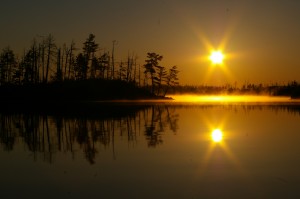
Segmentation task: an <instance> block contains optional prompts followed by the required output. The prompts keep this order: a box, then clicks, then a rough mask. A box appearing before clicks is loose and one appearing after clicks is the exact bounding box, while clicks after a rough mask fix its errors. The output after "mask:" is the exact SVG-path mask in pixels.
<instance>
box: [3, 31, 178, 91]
mask: <svg viewBox="0 0 300 199" xmlns="http://www.w3.org/2000/svg"><path fill="white" fill-rule="evenodd" d="M41 38H42V39H36V38H35V39H33V42H32V44H31V45H30V47H29V49H27V50H24V53H23V55H22V56H21V57H20V58H19V57H17V56H16V54H15V53H14V51H13V50H12V49H11V48H10V47H5V48H4V49H3V50H2V52H1V54H0V86H3V85H28V84H41V83H42V84H47V83H50V82H63V81H67V80H88V79H107V80H122V81H126V82H131V83H134V84H136V85H137V86H139V87H146V88H149V90H151V92H152V94H157V95H165V94H166V92H167V91H168V87H170V86H174V85H177V84H178V72H179V71H178V69H177V67H176V66H173V67H171V68H170V69H167V68H166V67H163V66H160V64H159V62H160V61H161V60H162V58H163V56H161V55H159V54H156V53H148V54H147V59H146V60H145V64H143V65H142V66H141V64H138V63H137V56H136V55H135V54H132V55H128V57H127V59H126V61H119V62H117V61H116V60H115V56H114V49H115V44H116V41H113V46H112V51H111V53H110V52H109V51H103V52H102V51H101V52H100V49H99V44H97V43H96V41H95V35H94V34H89V36H88V38H87V39H86V40H85V42H84V43H83V46H82V50H81V51H80V52H78V51H79V48H77V47H76V44H75V42H74V41H72V42H71V43H70V44H68V45H67V44H63V45H62V46H58V45H57V44H56V43H55V39H54V37H53V36H52V35H51V34H49V35H48V36H46V37H41ZM162 85H164V86H165V87H164V88H165V89H164V90H162Z"/></svg>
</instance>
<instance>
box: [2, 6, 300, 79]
mask: <svg viewBox="0 0 300 199" xmlns="http://www.w3.org/2000/svg"><path fill="white" fill-rule="evenodd" d="M299 20H300V1H297V0H284V1H283V0H264V1H261V0H239V1H238V0H235V1H234V0H210V1H208V0H152V1H140V0H127V1H123V0H86V1H79V0H52V1H47V2H42V1H35V0H27V1H24V0H10V1H1V3H0V24H1V26H2V27H1V31H0V48H1V49H2V48H4V47H6V46H10V47H11V48H12V49H13V50H14V51H15V52H16V53H17V54H21V53H22V51H23V50H24V49H25V48H28V47H29V46H30V43H31V42H32V39H33V38H34V37H38V36H45V35H48V34H50V33H51V34H53V35H54V37H55V39H56V43H57V44H58V45H62V44H63V43H70V42H71V41H72V39H73V40H74V41H75V42H76V45H77V47H78V48H81V47H82V43H83V42H84V40H85V39H86V38H87V36H88V34H89V33H93V34H95V35H96V41H97V43H99V45H100V49H102V51H103V50H107V51H110V50H111V48H112V41H113V40H117V41H118V44H117V46H116V59H117V60H118V61H121V60H122V59H123V60H125V59H126V56H127V54H128V53H135V54H137V55H138V57H139V59H138V61H139V62H140V63H141V64H143V63H144V60H145V58H146V53H147V52H156V53H159V54H161V55H163V56H164V60H163V62H162V65H164V66H166V67H171V66H173V65H177V66H178V68H179V70H180V71H181V72H180V83H181V84H217V85H220V84H225V83H231V84H233V83H234V82H237V83H238V84H243V83H246V82H251V83H275V82H278V83H286V82H288V81H291V80H298V81H300V59H299V58H300V50H299V47H300V38H299V36H300V21H299ZM212 49H216V50H217V49H221V50H222V51H223V53H224V54H225V60H224V63H223V66H212V64H211V63H210V62H209V60H208V57H209V54H210V52H211V50H212Z"/></svg>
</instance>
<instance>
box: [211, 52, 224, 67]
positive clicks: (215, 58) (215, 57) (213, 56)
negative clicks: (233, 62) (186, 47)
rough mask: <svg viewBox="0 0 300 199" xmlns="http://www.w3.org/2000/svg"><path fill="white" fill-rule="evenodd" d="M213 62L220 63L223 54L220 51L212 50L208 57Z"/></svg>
mask: <svg viewBox="0 0 300 199" xmlns="http://www.w3.org/2000/svg"><path fill="white" fill-rule="evenodd" d="M209 59H210V60H211V61H212V63H213V64H222V63H223V59H224V55H223V53H222V52H221V51H213V52H212V53H211V55H210V57H209Z"/></svg>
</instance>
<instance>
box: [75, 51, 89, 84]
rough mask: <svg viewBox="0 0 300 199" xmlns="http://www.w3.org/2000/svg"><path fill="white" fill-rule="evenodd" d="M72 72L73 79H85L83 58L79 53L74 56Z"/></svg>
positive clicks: (85, 71) (85, 70) (85, 69)
mask: <svg viewBox="0 0 300 199" xmlns="http://www.w3.org/2000/svg"><path fill="white" fill-rule="evenodd" d="M74 71H75V79H79V80H83V79H85V78H86V74H87V68H86V62H85V57H84V55H83V54H82V53H79V54H78V55H77V56H76V61H75V64H74Z"/></svg>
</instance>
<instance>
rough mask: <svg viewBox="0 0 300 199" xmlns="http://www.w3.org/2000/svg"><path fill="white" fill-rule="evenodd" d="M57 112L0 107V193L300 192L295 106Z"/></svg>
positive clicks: (110, 107) (299, 123) (299, 125)
mask: <svg viewBox="0 0 300 199" xmlns="http://www.w3.org/2000/svg"><path fill="white" fill-rule="evenodd" d="M57 110H59V111H57ZM57 110H53V109H48V110H43V111H39V109H36V110H31V109H29V108H28V109H27V110H20V109H14V110H13V111H8V110H5V111H3V110H2V111H0V123H1V126H0V147H1V149H0V160H1V164H0V171H1V175H0V176H1V181H0V182H1V186H0V192H1V198H300V104H290V103H258V104H257V103H256V104H255V103H252V104H250V103H248V104H247V103H244V104H243V103H239V104H238V103H235V104H233V103H227V104H221V103H218V104H214V103H210V104H208V105H205V104H197V103H193V104H191V103H190V104H189V103H186V104H181V103H177V104H169V103H159V104H153V103H147V104H130V103H124V104H104V105H103V104H93V105H89V106H88V107H86V106H85V105H84V106H83V107H82V106H81V107H72V108H69V109H68V108H63V107H60V108H59V109H57ZM77 110H78V111H77ZM216 129H218V132H221V133H222V136H221V138H222V140H221V141H220V142H215V141H214V140H213V139H212V133H213V132H214V131H215V130H216Z"/></svg>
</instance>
